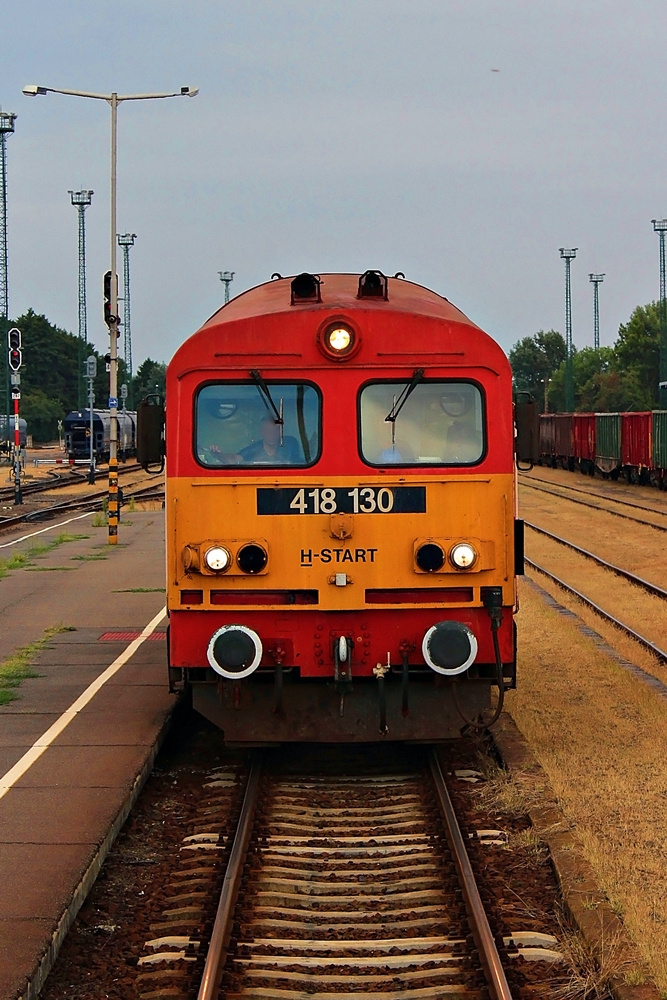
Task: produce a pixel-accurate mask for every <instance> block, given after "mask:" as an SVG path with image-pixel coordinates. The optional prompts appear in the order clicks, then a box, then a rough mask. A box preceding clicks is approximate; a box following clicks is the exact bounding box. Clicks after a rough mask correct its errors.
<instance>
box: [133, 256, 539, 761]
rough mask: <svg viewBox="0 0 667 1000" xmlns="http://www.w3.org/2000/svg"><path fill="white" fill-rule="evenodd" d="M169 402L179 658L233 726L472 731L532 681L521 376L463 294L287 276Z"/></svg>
mask: <svg viewBox="0 0 667 1000" xmlns="http://www.w3.org/2000/svg"><path fill="white" fill-rule="evenodd" d="M166 398H167V414H166V432H165V443H166V462H167V478H166V519H167V525H166V538H167V583H168V587H167V596H168V610H169V642H168V649H169V674H170V679H171V683H172V686H173V687H180V686H182V685H185V684H187V685H188V686H190V687H191V689H192V697H193V702H194V706H195V708H196V709H197V710H198V711H199V712H201V713H202V714H203V715H204V716H206V717H207V718H208V719H209V720H211V721H212V722H213V723H214V724H215V725H217V726H219V727H220V728H221V729H223V730H224V734H225V739H226V741H227V742H228V743H231V744H235V743H236V744H239V743H244V744H253V745H261V744H269V743H276V742H281V741H324V742H330V741H345V742H353V741H372V740H378V739H380V738H381V736H385V737H386V738H389V739H394V740H402V741H419V740H429V741H431V740H438V739H446V738H452V737H455V736H458V735H459V734H460V732H461V731H462V729H463V728H464V727H465V725H466V724H467V723H470V722H475V721H477V722H479V720H480V719H481V718H484V713H485V712H486V711H487V710H488V709H489V706H490V703H491V691H492V689H493V688H494V687H496V688H498V689H499V695H500V697H501V698H502V693H503V692H504V690H506V689H507V688H509V687H512V686H514V684H515V676H516V637H515V628H514V618H513V615H514V611H515V610H516V574H517V572H522V567H521V561H522V541H523V533H522V530H521V529H522V525H521V522H519V521H517V519H516V481H515V480H516V475H515V460H514V419H513V401H512V376H511V371H510V366H509V363H508V360H507V358H506V356H505V354H504V352H503V351H502V349H501V348H500V347H499V346H498V344H497V343H496V342H495V341H494V340H493V339H492V338H491V337H490V336H488V335H487V334H486V333H484V331H483V330H481V329H480V328H479V327H478V326H476V325H475V324H474V323H473V322H471V321H470V320H469V319H468V318H467V317H466V316H465V315H464V314H463V313H462V312H460V311H459V310H458V309H457V308H455V307H454V306H453V305H452V304H451V303H450V302H448V301H447V300H446V299H445V298H443V297H441V296H440V295H438V294H436V293H435V292H433V291H429V290H428V289H426V288H423V287H421V286H419V285H417V284H414V283H412V282H410V281H407V280H405V279H404V278H403V276H402V275H397V276H396V277H393V278H389V277H386V276H385V275H384V274H382V273H381V272H380V271H375V270H372V271H367V272H365V273H364V274H362V275H361V276H360V275H358V274H357V275H354V274H326V275H314V274H300V275H298V276H296V277H295V278H293V279H290V278H282V277H280V276H275V277H274V279H273V280H272V281H270V282H268V283H266V284H263V285H260V286H259V287H257V288H254V289H252V290H250V291H248V292H245V293H244V294H242V295H240V296H238V297H237V298H235V299H233V300H232V301H231V302H229V303H228V304H227V305H225V306H224V307H223V308H221V309H220V310H219V311H218V312H216V313H215V314H214V315H213V316H212V317H211V318H210V319H209V320H208V321H207V322H206V323H205V324H204V325H203V326H202V328H201V329H200V330H199V331H198V332H197V333H195V334H194V335H193V336H192V337H190V339H189V340H187V341H186V342H185V343H184V344H183V345H182V346H181V347H180V349H179V350H178V351H177V352H176V354H175V356H174V358H173V360H172V361H171V364H170V365H169V367H168V371H167V387H166ZM156 409H157V408H156V407H154V406H153V407H151V406H145V405H144V406H143V407H140V416H139V419H140V429H139V458H140V461H142V460H143V461H146V459H147V456H148V457H150V456H151V455H152V456H153V457H155V456H156V454H157V451H158V449H159V445H158V437H159V429H160V420H159V419H156V413H155V410H156ZM142 423H143V428H145V430H142Z"/></svg>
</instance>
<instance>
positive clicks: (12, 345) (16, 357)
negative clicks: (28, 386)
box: [7, 326, 23, 372]
mask: <svg viewBox="0 0 667 1000" xmlns="http://www.w3.org/2000/svg"><path fill="white" fill-rule="evenodd" d="M7 341H8V344H9V367H10V369H11V370H12V371H13V372H17V371H18V370H19V368H20V367H21V365H22V364H23V353H22V351H21V331H20V330H19V329H18V328H17V327H15V326H14V327H12V329H11V330H10V331H9V333H8V334H7Z"/></svg>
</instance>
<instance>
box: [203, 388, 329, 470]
mask: <svg viewBox="0 0 667 1000" xmlns="http://www.w3.org/2000/svg"><path fill="white" fill-rule="evenodd" d="M321 411H322V404H321V399H320V394H319V391H318V390H317V389H316V388H315V386H313V385H309V384H307V383H304V382H264V380H261V382H244V383H239V382H216V383H214V384H209V385H205V386H204V387H203V388H202V389H200V390H199V392H198V394H197V398H196V402H195V451H196V455H197V458H198V460H199V462H200V463H201V464H202V465H205V466H207V467H209V468H234V467H245V466H264V467H267V466H268V467H274V466H291V467H293V468H296V467H303V466H307V465H312V464H313V462H316V461H317V459H318V458H319V454H320V441H321V436H322V435H321Z"/></svg>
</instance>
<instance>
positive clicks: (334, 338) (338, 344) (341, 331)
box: [325, 326, 354, 354]
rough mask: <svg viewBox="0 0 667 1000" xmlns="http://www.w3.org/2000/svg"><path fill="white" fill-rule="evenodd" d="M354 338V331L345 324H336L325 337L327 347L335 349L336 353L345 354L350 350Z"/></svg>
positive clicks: (331, 349)
mask: <svg viewBox="0 0 667 1000" xmlns="http://www.w3.org/2000/svg"><path fill="white" fill-rule="evenodd" d="M353 339H354V335H353V333H352V331H351V330H348V329H347V327H345V326H335V327H334V328H333V329H332V330H329V331H328V333H327V335H326V337H325V340H326V345H327V347H328V348H329V350H330V351H335V352H336V354H344V353H345V351H349V349H350V347H351V346H352V341H353Z"/></svg>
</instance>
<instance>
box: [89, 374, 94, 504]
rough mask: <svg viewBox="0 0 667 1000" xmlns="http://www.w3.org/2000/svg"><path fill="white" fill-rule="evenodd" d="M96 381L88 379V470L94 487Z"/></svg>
mask: <svg viewBox="0 0 667 1000" xmlns="http://www.w3.org/2000/svg"><path fill="white" fill-rule="evenodd" d="M93 383H94V379H92V378H90V377H89V378H88V422H89V426H90V468H89V469H88V482H89V483H90V484H91V486H92V485H93V483H94V482H95V427H94V424H93V406H94V403H95V390H94V388H93Z"/></svg>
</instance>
